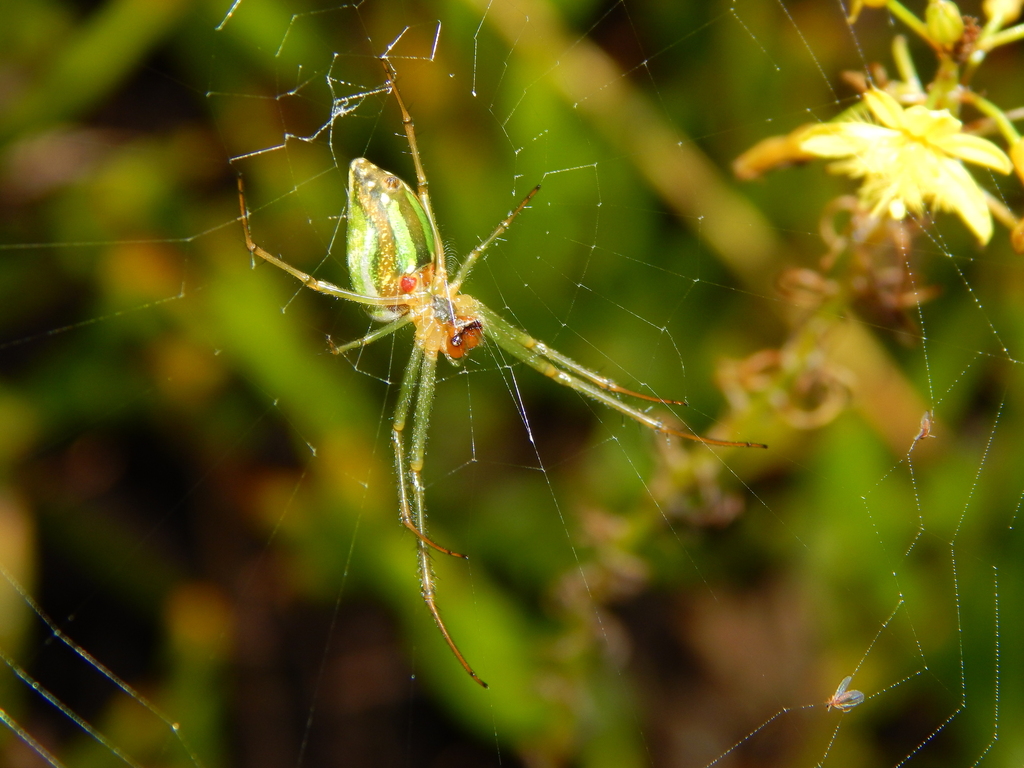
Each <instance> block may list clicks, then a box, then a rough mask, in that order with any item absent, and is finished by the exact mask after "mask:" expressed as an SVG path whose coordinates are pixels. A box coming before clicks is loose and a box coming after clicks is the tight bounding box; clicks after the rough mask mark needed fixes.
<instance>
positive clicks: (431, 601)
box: [391, 347, 487, 688]
mask: <svg viewBox="0 0 1024 768" xmlns="http://www.w3.org/2000/svg"><path fill="white" fill-rule="evenodd" d="M436 379H437V356H436V355H428V354H425V353H424V352H423V350H422V349H420V348H419V347H413V351H412V355H411V357H410V358H409V366H408V368H406V371H405V378H404V379H403V381H402V388H401V392H400V393H399V397H398V407H397V408H396V409H395V421H394V424H393V427H392V432H391V436H392V443H393V444H394V448H395V465H396V470H397V472H398V487H399V500H400V502H401V510H402V512H401V514H402V523H403V524H404V525H405V527H406V528H408V529H409V530H411V531H412V532H413V533H415V534H416V537H417V538H418V539H419V541H418V542H417V545H418V551H417V553H416V558H417V565H418V569H419V574H420V590H421V592H422V595H423V602H424V603H426V605H427V609H428V610H429V611H430V615H431V616H433V617H434V623H435V624H436V625H437V628H438V629H439V630H440V631H441V636H442V637H444V640H445V642H446V643H448V647H449V648H450V649H451V651H452V653H453V654H454V655H455V658H456V659H457V660H458V662H459V663H460V664H461V665H462V668H463V669H465V670H466V672H467V673H468V674H469V676H470V677H472V678H473V680H475V681H476V682H477V683H479V684H480V685H482V686H483V687H484V688H486V687H487V683H485V682H484V681H483V680H481V679H480V678H479V677H477V674H476V672H474V671H473V668H472V667H471V666H469V662H467V661H466V657H465V656H463V655H462V651H460V650H459V647H458V646H457V645H456V644H455V641H454V640H453V639H452V636H451V634H450V633H449V632H448V627H446V626H445V623H444V620H443V619H442V618H441V612H440V610H438V607H437V588H436V584H435V581H434V571H433V568H432V567H431V563H430V548H433V549H436V550H438V551H439V552H444V553H445V554H446V555H453V556H454V557H462V558H465V555H460V554H459V553H457V552H453V551H451V550H450V549H445V548H444V547H440V546H438V545H437V544H435V543H434V542H432V541H431V540H430V539H429V538H427V536H426V534H425V533H424V532H423V531H424V530H425V529H426V522H427V521H426V504H425V502H424V488H423V478H422V475H421V472H422V470H423V461H424V456H425V454H426V443H427V427H428V426H429V422H430V409H431V407H432V405H433V401H434V384H435V382H436ZM417 384H418V385H419V391H418V392H415V394H416V408H415V411H414V412H413V421H412V442H411V449H412V450H411V453H412V460H411V461H410V462H409V466H408V469H406V461H405V449H404V435H403V432H404V430H405V422H406V419H407V417H408V415H409V409H410V407H411V405H412V400H413V394H414V391H415V390H416V388H417ZM407 475H408V479H407ZM410 485H411V486H412V502H413V505H412V510H410V506H409V494H408V487H409V486H410Z"/></svg>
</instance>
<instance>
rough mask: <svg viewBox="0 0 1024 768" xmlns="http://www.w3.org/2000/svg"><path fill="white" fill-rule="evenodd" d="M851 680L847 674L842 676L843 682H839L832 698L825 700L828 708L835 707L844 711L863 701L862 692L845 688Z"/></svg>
mask: <svg viewBox="0 0 1024 768" xmlns="http://www.w3.org/2000/svg"><path fill="white" fill-rule="evenodd" d="M851 682H853V678H852V677H850V676H847V677H844V678H843V682H841V683H840V684H839V687H838V688H836V692H835V693H834V694H832V698H831V699H829V700H828V701H827V702H825V703H826V704H828V708H829V709H832V708H835V709H839V710H842V711H843V712H845V711H846V710H848V709H853V708H854V707H856V706H857V705H858V704H861V703H862V702H863V701H864V694H863V693H862V692H861V691H857V690H853V691H848V690H846V689H847V688H848V687H849V686H850V683H851Z"/></svg>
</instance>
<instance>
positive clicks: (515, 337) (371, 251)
mask: <svg viewBox="0 0 1024 768" xmlns="http://www.w3.org/2000/svg"><path fill="white" fill-rule="evenodd" d="M381 61H382V63H383V65H384V72H385V76H386V80H387V83H386V88H387V91H388V92H389V93H391V94H394V97H395V101H396V102H397V103H398V107H399V109H400V110H401V113H402V124H403V126H404V129H405V135H406V140H407V141H408V144H409V151H410V154H411V155H412V161H413V165H414V166H415V170H416V182H417V188H416V190H415V191H414V190H413V188H412V187H411V186H410V185H409V184H407V183H406V182H405V181H403V180H402V179H400V178H399V177H398V176H395V175H394V174H392V173H389V172H388V171H385V170H383V169H382V168H378V167H377V166H376V165H374V164H373V163H371V162H370V161H369V160H367V159H365V158H362V157H360V158H357V159H355V160H353V161H352V162H351V164H350V165H349V177H348V232H347V243H346V247H347V259H348V268H349V277H350V279H351V281H352V287H353V289H354V290H347V289H345V288H341V287H339V286H337V285H334V284H333V283H328V282H326V281H323V280H318V279H317V278H315V277H313V276H312V275H309V274H306V273H305V272H303V271H302V270H300V269H297V268H296V267H293V266H292V265H291V264H288V263H287V262H285V261H283V260H282V259H280V258H279V257H277V256H274V255H273V254H271V253H269V252H268V251H266V250H265V249H263V248H262V247H260V246H259V245H257V244H256V243H255V242H254V241H253V239H252V234H251V232H250V229H249V213H248V209H247V206H246V203H245V191H244V188H243V185H242V179H241V177H239V179H238V195H239V206H240V208H241V213H242V215H241V220H242V228H243V231H244V233H245V245H246V248H248V250H249V254H250V257H251V258H252V261H253V265H254V266H255V264H256V258H255V257H257V256H258V257H259V258H260V259H263V260H264V261H268V262H270V263H271V264H273V265H274V266H276V267H279V268H281V269H283V270H284V271H286V272H288V273H290V274H292V275H294V276H295V277H296V278H298V279H299V280H300V281H301V282H302V284H303V285H305V286H306V287H307V288H310V289H312V290H314V291H317V292H319V293H325V294H327V295H329V296H335V297H337V298H341V299H348V300H349V301H353V302H356V303H358V304H362V305H364V306H365V307H366V309H367V311H368V312H369V314H370V317H371V318H373V319H374V320H376V321H378V322H381V323H383V325H382V326H381V327H380V328H378V329H376V330H374V331H371V332H370V333H368V334H366V335H365V336H363V337H362V338H359V339H356V340H355V341H351V342H349V343H347V344H342V345H335V344H333V343H330V351H331V352H332V353H333V354H336V355H340V354H343V353H345V352H347V351H349V350H352V349H358V348H361V347H364V346H366V345H368V344H370V343H372V342H374V341H377V340H378V339H381V338H383V337H385V336H388V335H390V334H392V333H394V332H395V331H397V330H399V329H400V328H403V327H405V326H406V325H410V324H411V325H412V326H413V327H414V329H415V341H414V343H413V347H412V353H411V354H410V356H409V362H408V364H407V365H406V368H405V373H404V374H403V376H402V383H401V386H400V388H399V394H398V404H397V406H396V408H395V414H394V418H393V420H392V425H391V444H392V448H393V449H394V454H395V471H396V474H397V484H398V501H399V514H400V518H401V522H402V524H403V525H404V526H405V527H406V528H408V529H409V530H410V531H412V533H413V534H414V535H415V536H416V538H417V539H418V550H417V567H418V570H419V577H420V583H421V589H422V594H423V600H424V602H425V603H426V605H427V608H428V609H429V611H430V613H431V615H432V616H433V618H434V622H435V623H436V624H437V627H438V629H439V630H440V632H441V635H442V636H443V637H444V640H445V642H446V643H447V644H448V647H449V648H450V649H451V651H452V653H453V654H454V655H455V658H456V659H457V660H458V661H459V663H460V664H461V665H462V667H463V669H465V670H466V672H467V673H469V676H470V677H472V678H473V680H475V681H476V682H477V683H479V684H480V685H482V686H483V687H484V688H486V687H487V684H486V683H485V682H484V681H483V680H481V679H480V678H479V677H478V676H477V674H476V672H474V671H473V668H472V667H471V666H470V665H469V662H467V661H466V659H465V657H464V656H463V655H462V652H461V651H460V650H459V648H458V646H457V645H456V644H455V641H454V640H453V639H452V636H451V635H450V634H449V632H448V629H447V628H446V627H445V624H444V621H443V620H442V618H441V614H440V611H439V610H438V607H437V597H436V591H435V582H434V575H433V572H432V569H431V564H430V550H431V549H434V550H436V551H438V552H441V553H443V554H446V555H450V556H452V557H459V558H466V555H463V554H460V553H458V552H455V551H453V550H451V549H448V548H446V547H442V546H441V545H439V544H437V543H435V542H434V541H432V540H431V539H430V538H429V537H428V536H427V533H426V504H425V500H424V485H423V464H424V460H425V456H426V443H427V428H428V425H429V420H430V409H431V406H432V404H433V399H434V385H435V381H436V378H437V358H438V354H441V353H443V354H444V356H445V357H447V358H448V360H449V361H450V362H452V363H454V364H457V363H458V362H459V361H461V358H462V357H463V356H465V355H466V354H467V353H468V352H469V351H470V350H472V349H473V348H474V347H477V346H479V345H480V344H482V343H484V342H485V341H489V342H492V343H494V344H496V345H497V346H498V347H499V348H501V349H502V350H503V351H504V352H506V353H508V354H509V355H511V356H512V357H513V358H515V359H517V360H519V361H521V362H523V363H525V364H526V365H528V366H530V367H531V368H534V369H536V370H537V371H540V372H541V373H543V374H544V375H545V376H548V377H550V378H552V379H553V380H554V381H556V382H557V383H559V384H561V385H563V386H566V387H570V388H571V389H574V390H576V391H577V392H580V393H581V394H583V395H586V396H587V397H590V398H592V399H594V400H596V401H598V402H600V403H603V404H604V405H606V406H608V407H610V408H613V409H615V410H616V411H619V412H620V413H622V414H624V415H625V416H628V417H629V418H631V419H633V420H635V421H637V422H639V423H640V424H642V425H644V426H645V427H648V428H649V429H652V430H654V431H655V432H661V433H664V434H666V435H675V436H676V437H682V438H686V439H687V440H695V441H697V442H701V443H706V444H709V445H721V446H741V447H747V448H753V447H756V448H764V447H766V446H764V445H761V444H760V443H749V442H731V441H727V440H713V439H710V438H705V437H699V436H697V435H694V434H690V433H687V432H682V431H680V430H678V429H673V428H672V427H670V426H668V425H667V424H666V423H665V422H663V421H661V420H659V419H657V418H655V417H653V416H651V415H649V414H647V413H645V412H643V411H641V410H639V409H637V408H634V407H633V406H631V405H629V404H628V403H626V402H624V401H623V400H621V399H620V398H619V397H617V396H616V395H627V396H629V397H635V398H639V399H641V400H648V401H651V402H656V403H667V404H676V405H685V403H684V402H682V401H678V400H662V399H661V398H657V397H650V396H648V395H643V394H640V393H639V392H633V391H631V390H628V389H625V388H624V387H620V386H619V385H618V384H616V383H615V382H614V381H612V380H611V379H608V378H606V377H604V376H601V375H599V374H597V373H595V372H593V371H591V370H589V369H587V368H584V367H583V366H581V365H579V364H578V363H576V362H574V361H573V360H571V359H569V358H568V357H566V356H565V355H563V354H561V353H560V352H558V351H556V350H554V349H552V348H551V347H549V346H547V345H546V344H544V343H543V342H541V341H538V340H537V339H534V338H533V337H532V336H530V335H529V334H527V333H526V332H525V331H522V330H520V329H519V328H517V327H516V326H514V325H512V324H511V323H509V322H508V321H507V320H505V319H504V318H502V317H501V316H500V315H499V314H497V313H496V312H494V311H493V310H491V309H489V308H488V307H486V306H485V305H483V304H481V303H480V302H479V301H477V300H476V299H474V298H473V297H472V296H470V295H468V294H465V293H461V292H460V291H461V289H462V285H463V283H464V282H465V280H466V278H467V277H468V276H469V273H470V271H471V270H472V269H473V266H474V265H475V264H476V262H477V261H478V260H479V258H480V256H481V255H482V254H483V253H484V252H485V251H486V250H487V248H488V247H489V246H490V245H491V244H492V243H494V241H495V240H497V239H498V238H499V237H501V235H502V234H503V233H504V232H505V230H506V229H508V227H509V225H510V224H511V223H512V220H513V219H515V218H516V216H518V215H519V214H520V213H521V212H522V211H523V210H524V209H525V208H526V207H527V206H528V205H529V203H530V201H531V200H532V199H533V197H534V195H536V194H537V192H538V191H539V190H540V185H538V186H536V187H534V188H533V189H532V190H531V191H530V193H529V194H528V195H527V196H526V197H525V198H524V199H523V201H522V202H521V203H519V205H518V206H517V207H516V208H515V210H513V211H512V212H511V213H510V214H509V215H508V216H506V217H505V219H504V220H502V221H501V223H500V224H498V226H497V227H495V228H494V231H493V232H491V234H490V235H488V236H487V237H486V238H485V239H484V240H483V241H482V242H481V243H480V244H479V245H477V246H476V248H474V249H473V250H472V251H470V252H469V254H468V255H467V256H466V258H465V260H464V261H463V262H462V265H461V266H460V267H459V270H458V272H457V273H456V275H455V278H454V279H451V278H449V275H448V270H447V265H446V264H445V251H444V247H443V246H442V245H441V237H440V234H439V232H438V228H437V223H436V221H435V219H434V211H433V207H432V206H431V202H430V195H429V193H428V190H427V177H426V174H425V173H424V170H423V164H422V162H421V159H420V153H419V147H418V145H417V142H416V132H415V129H414V126H413V120H412V117H411V116H410V114H409V110H408V109H407V108H406V106H405V102H404V101H403V99H402V96H401V93H400V92H399V90H398V86H397V84H396V81H397V73H396V72H395V69H394V67H392V65H391V63H390V62H389V61H388V60H387V58H385V57H382V58H381ZM410 414H411V431H410V430H409V429H408V426H409V424H410Z"/></svg>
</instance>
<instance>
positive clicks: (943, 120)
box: [903, 104, 963, 141]
mask: <svg viewBox="0 0 1024 768" xmlns="http://www.w3.org/2000/svg"><path fill="white" fill-rule="evenodd" d="M903 127H904V129H905V130H906V131H907V133H909V134H910V135H911V136H913V137H914V138H916V139H925V140H927V141H933V140H935V139H940V138H942V137H943V136H951V135H953V134H954V133H959V132H960V128H961V127H963V123H961V122H960V121H959V120H957V119H956V118H955V117H953V116H952V115H951V114H949V110H948V109H927V108H926V107H922V106H921V105H920V104H917V105H915V106H913V107H911V108H910V109H908V110H907V111H906V112H905V113H904V115H903Z"/></svg>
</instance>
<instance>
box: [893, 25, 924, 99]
mask: <svg viewBox="0 0 1024 768" xmlns="http://www.w3.org/2000/svg"><path fill="white" fill-rule="evenodd" d="M892 58H893V61H895V62H896V71H897V72H899V73H900V80H902V81H903V82H904V83H906V84H907V85H909V86H911V87H913V89H914V90H915V91H917V92H919V93H923V92H924V89H923V88H921V79H920V78H919V77H918V76H917V68H916V67H915V66H914V59H913V58H912V57H911V55H910V46H908V45H907V37H906V35H896V37H894V38H893V39H892Z"/></svg>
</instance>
